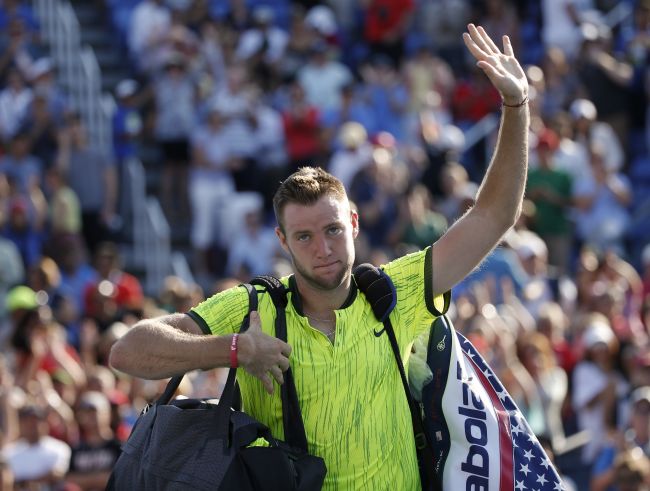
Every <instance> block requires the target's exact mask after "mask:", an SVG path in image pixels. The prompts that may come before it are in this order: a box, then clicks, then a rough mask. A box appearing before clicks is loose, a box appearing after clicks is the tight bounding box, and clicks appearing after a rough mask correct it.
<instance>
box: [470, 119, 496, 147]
mask: <svg viewBox="0 0 650 491" xmlns="http://www.w3.org/2000/svg"><path fill="white" fill-rule="evenodd" d="M498 127H499V118H498V117H497V115H496V114H493V113H489V114H486V115H485V116H483V118H482V119H481V120H480V121H478V122H477V123H475V124H474V125H473V126H472V127H471V128H469V129H468V130H466V131H465V132H464V135H465V143H464V145H463V151H464V152H466V151H467V150H469V149H470V148H472V147H473V146H474V145H476V144H477V143H478V142H480V141H481V140H482V139H483V138H485V137H486V136H488V135H489V134H490V133H492V132H493V131H494V130H496V129H497V128H498Z"/></svg>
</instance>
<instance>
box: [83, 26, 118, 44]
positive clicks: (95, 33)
mask: <svg viewBox="0 0 650 491" xmlns="http://www.w3.org/2000/svg"><path fill="white" fill-rule="evenodd" d="M114 41H115V40H114V39H113V34H112V33H111V32H110V31H108V30H104V29H81V43H82V44H84V43H85V44H90V45H91V46H93V47H95V46H111V45H113V43H114Z"/></svg>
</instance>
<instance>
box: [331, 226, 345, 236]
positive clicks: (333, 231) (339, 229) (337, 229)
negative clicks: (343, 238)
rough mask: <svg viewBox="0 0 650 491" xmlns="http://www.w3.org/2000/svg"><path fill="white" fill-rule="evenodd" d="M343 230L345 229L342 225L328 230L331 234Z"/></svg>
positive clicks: (336, 233)
mask: <svg viewBox="0 0 650 491" xmlns="http://www.w3.org/2000/svg"><path fill="white" fill-rule="evenodd" d="M342 230H343V229H342V228H341V227H330V228H329V229H327V232H328V233H329V234H330V235H338V234H340V233H341V231H342Z"/></svg>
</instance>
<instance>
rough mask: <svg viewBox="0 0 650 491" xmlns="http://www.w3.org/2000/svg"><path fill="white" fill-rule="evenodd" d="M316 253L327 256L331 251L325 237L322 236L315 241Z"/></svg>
mask: <svg viewBox="0 0 650 491" xmlns="http://www.w3.org/2000/svg"><path fill="white" fill-rule="evenodd" d="M317 253H318V255H319V256H320V257H327V256H329V255H330V254H331V253H332V247H331V245H330V241H329V240H328V239H327V238H326V237H322V238H320V239H319V240H318V241H317Z"/></svg>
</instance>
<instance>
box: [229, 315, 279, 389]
mask: <svg viewBox="0 0 650 491" xmlns="http://www.w3.org/2000/svg"><path fill="white" fill-rule="evenodd" d="M290 354H291V346H289V345H288V344H287V343H285V342H284V341H282V340H280V339H278V338H275V337H273V336H269V335H268V334H265V333H263V332H262V323H261V322H260V316H259V314H258V313H257V311H253V312H251V314H250V327H249V328H248V330H247V331H246V332H245V333H243V334H242V335H241V336H239V347H238V353H237V358H238V362H239V365H241V366H242V367H243V368H244V370H246V371H247V372H248V373H250V374H251V375H253V376H254V377H257V378H258V379H260V380H261V381H262V384H264V388H265V389H266V391H267V392H268V393H269V394H273V379H275V381H276V382H277V383H278V384H282V383H284V376H283V374H282V372H285V371H287V369H288V368H289V355H290Z"/></svg>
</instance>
